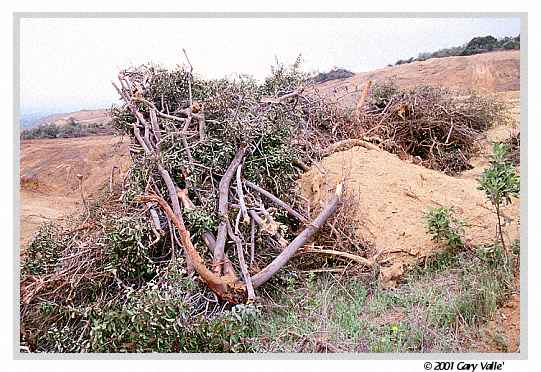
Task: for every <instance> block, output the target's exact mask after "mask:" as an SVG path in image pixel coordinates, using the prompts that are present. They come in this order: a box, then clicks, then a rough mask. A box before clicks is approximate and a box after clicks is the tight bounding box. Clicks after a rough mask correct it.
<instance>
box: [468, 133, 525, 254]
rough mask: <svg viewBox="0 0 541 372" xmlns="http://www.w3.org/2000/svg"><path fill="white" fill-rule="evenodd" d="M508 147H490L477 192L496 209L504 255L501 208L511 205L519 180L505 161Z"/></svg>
mask: <svg viewBox="0 0 541 372" xmlns="http://www.w3.org/2000/svg"><path fill="white" fill-rule="evenodd" d="M508 151H509V146H508V145H506V144H503V143H495V144H494V145H493V147H492V152H493V155H492V160H491V161H490V166H489V167H488V168H487V169H485V171H484V172H483V174H482V175H481V177H480V178H479V187H478V188H479V190H482V191H484V192H485V194H486V196H487V198H488V199H489V200H490V202H491V203H492V205H493V206H494V208H495V209H496V215H497V217H498V225H497V231H496V233H497V235H498V237H499V239H500V242H501V245H502V247H503V249H504V252H505V254H506V255H508V251H507V247H506V245H505V241H504V239H503V234H502V220H501V208H502V207H504V206H505V205H506V204H509V203H511V197H512V196H515V197H517V196H518V195H519V192H520V178H519V176H518V175H517V172H516V169H515V167H514V166H513V164H512V163H511V162H510V161H508V160H506V155H507V153H508Z"/></svg>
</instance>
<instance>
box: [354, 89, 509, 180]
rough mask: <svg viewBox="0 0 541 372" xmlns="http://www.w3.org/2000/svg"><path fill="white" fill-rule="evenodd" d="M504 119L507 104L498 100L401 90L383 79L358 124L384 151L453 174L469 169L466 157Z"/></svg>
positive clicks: (448, 92)
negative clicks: (485, 133) (416, 159)
mask: <svg viewBox="0 0 541 372" xmlns="http://www.w3.org/2000/svg"><path fill="white" fill-rule="evenodd" d="M506 120H508V116H507V110H506V106H505V105H504V104H503V103H502V102H500V101H499V100H498V99H497V98H496V97H494V96H483V95H479V94H477V93H475V92H473V91H472V92H463V93H462V94H460V92H454V91H451V90H449V89H446V88H437V87H431V86H417V87H415V88H412V89H402V88H399V87H397V86H396V85H395V84H394V83H393V82H392V81H385V82H382V83H378V84H375V85H374V86H373V87H372V91H371V94H370V95H369V97H368V99H367V101H366V104H365V107H364V111H363V112H362V115H360V123H359V125H360V126H361V127H363V128H364V129H365V132H364V134H363V135H364V136H369V137H370V138H375V139H376V140H377V141H379V142H380V145H381V146H382V147H383V148H384V149H386V150H388V151H390V152H393V153H395V154H399V155H403V154H405V155H409V156H413V157H417V158H418V159H420V161H421V162H422V164H423V165H424V166H426V167H428V168H432V169H437V170H440V171H443V172H445V173H447V174H451V175H453V174H457V173H459V172H461V171H463V170H466V169H469V168H471V166H470V165H469V163H468V159H469V158H470V157H471V156H472V155H473V154H474V153H475V152H476V151H477V150H478V146H477V144H478V140H479V139H480V138H481V136H482V133H483V132H484V131H486V130H487V129H488V128H490V127H491V126H493V125H494V124H495V123H497V122H504V121H506Z"/></svg>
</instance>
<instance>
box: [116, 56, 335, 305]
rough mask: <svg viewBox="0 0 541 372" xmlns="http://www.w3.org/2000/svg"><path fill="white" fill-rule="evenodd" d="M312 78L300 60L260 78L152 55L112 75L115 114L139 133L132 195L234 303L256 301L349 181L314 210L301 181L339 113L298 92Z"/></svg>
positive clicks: (132, 133) (195, 268)
mask: <svg viewBox="0 0 541 372" xmlns="http://www.w3.org/2000/svg"><path fill="white" fill-rule="evenodd" d="M305 80H306V76H303V74H302V73H300V72H299V70H298V62H297V63H296V64H294V65H293V66H292V67H291V68H287V67H284V66H278V67H277V68H275V69H274V70H273V74H272V75H271V77H269V78H267V79H266V80H265V81H264V83H263V84H257V82H255V81H254V80H252V79H249V78H245V77H241V78H239V79H237V80H210V81H209V80H201V79H197V78H195V77H194V75H193V74H192V71H191V67H190V69H186V68H179V69H177V70H175V71H167V70H163V69H159V68H156V67H153V66H142V67H139V68H134V69H129V70H125V71H122V72H121V73H120V74H119V75H118V82H116V83H113V85H114V87H115V89H116V90H117V92H118V94H119V96H120V97H121V99H122V100H123V102H124V105H123V106H121V107H118V108H117V109H115V110H114V112H113V122H114V124H115V125H116V126H117V127H118V128H120V129H121V130H123V131H124V133H125V134H127V135H128V136H129V137H130V138H131V139H132V145H131V147H130V151H131V155H132V158H133V166H132V168H131V171H130V179H129V181H128V184H127V187H126V188H125V190H124V195H123V198H124V200H125V201H127V202H135V203H141V204H144V205H145V206H146V207H147V208H148V213H149V214H148V216H149V220H150V221H151V222H152V225H153V229H154V230H155V231H156V232H157V236H163V235H170V236H173V237H174V238H173V239H171V243H172V244H173V245H174V249H173V252H175V250H176V249H178V248H180V249H181V250H182V253H183V255H184V256H185V258H186V262H187V270H188V272H196V273H197V275H198V276H199V277H200V278H201V280H202V281H203V282H204V283H205V284H206V285H207V286H208V287H209V288H210V289H211V290H212V291H213V292H214V293H215V294H216V295H217V296H218V297H219V298H220V299H222V300H226V301H228V302H229V303H233V304H235V303H243V302H253V301H254V299H255V289H257V288H258V287H259V286H261V285H262V284H264V283H265V282H267V281H268V280H269V279H270V278H271V277H272V276H273V275H274V274H276V273H277V272H278V271H279V270H280V269H281V268H282V267H283V266H284V265H286V264H287V263H288V261H289V260H290V259H291V258H292V257H293V256H294V255H295V254H296V253H297V252H298V251H299V249H300V248H302V247H303V246H304V245H305V243H306V242H307V241H308V240H309V239H310V238H311V237H312V236H313V235H314V234H315V233H316V232H317V231H318V230H319V229H320V228H321V227H322V226H323V225H324V224H325V222H326V221H327V219H328V218H329V217H330V216H331V215H333V213H334V212H335V211H336V210H337V208H338V206H339V203H340V198H341V195H342V185H338V187H337V188H336V190H335V192H334V194H332V195H330V197H329V199H328V201H327V204H326V205H325V206H323V208H321V210H320V212H319V213H318V215H317V216H315V217H314V218H313V219H309V218H308V216H307V215H306V214H305V213H304V212H303V211H302V209H301V208H299V205H300V203H299V197H298V195H296V194H295V191H294V187H293V186H294V185H293V183H294V181H295V179H296V178H297V176H298V174H299V173H300V172H301V171H302V170H305V169H307V167H308V165H307V164H309V163H311V162H312V161H315V160H319V158H320V157H321V154H322V153H323V151H322V149H323V148H324V147H325V146H327V145H328V144H329V142H332V140H333V137H332V134H329V135H327V136H321V133H322V132H324V131H329V130H332V128H333V127H336V125H337V123H336V115H335V112H334V111H333V109H332V108H331V107H329V106H328V105H327V104H325V103H324V102H323V101H322V100H318V99H316V98H309V97H306V96H304V95H302V94H301V93H302V92H303V82H304V81H305ZM317 138H323V139H319V140H318V139H317ZM312 139H313V141H312ZM314 158H315V159H314ZM168 230H169V234H167V233H166V231H168ZM177 235H178V238H177ZM258 251H259V252H258ZM269 252H276V256H275V257H273V258H270V257H271V256H270V255H269ZM256 256H258V257H260V258H261V259H259V260H256ZM256 261H258V262H256ZM261 267H262V268H261ZM239 273H240V275H239Z"/></svg>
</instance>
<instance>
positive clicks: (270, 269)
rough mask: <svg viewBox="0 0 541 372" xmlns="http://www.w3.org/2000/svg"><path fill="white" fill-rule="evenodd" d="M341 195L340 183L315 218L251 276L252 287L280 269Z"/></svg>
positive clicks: (323, 218)
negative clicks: (268, 262) (270, 260)
mask: <svg viewBox="0 0 541 372" xmlns="http://www.w3.org/2000/svg"><path fill="white" fill-rule="evenodd" d="M341 196H342V184H338V186H337V188H336V192H335V193H334V194H333V195H332V196H331V198H330V200H329V202H328V203H327V205H326V206H325V208H323V210H322V211H321V213H320V214H319V215H318V216H317V217H316V219H315V220H314V221H313V222H312V223H311V224H309V225H308V226H307V227H306V228H305V229H304V230H303V231H302V232H301V233H300V234H299V235H297V237H296V238H295V239H294V240H293V241H292V242H291V243H290V244H289V245H288V246H287V248H286V249H284V250H283V251H282V253H280V254H279V255H278V257H276V258H275V259H274V260H273V261H272V262H271V263H270V264H269V265H268V266H267V267H265V268H264V269H263V270H261V271H260V272H258V273H257V274H256V275H254V276H253V277H252V282H253V285H254V288H257V287H259V286H261V285H262V284H264V283H265V282H266V281H267V280H269V279H270V278H271V277H272V276H273V275H274V274H276V272H277V271H278V270H280V269H281V268H282V267H283V266H284V265H285V264H286V263H287V262H288V261H289V259H290V258H291V257H293V255H294V254H295V253H296V252H297V250H298V249H299V248H300V247H302V246H304V244H305V243H306V241H307V240H308V239H310V238H311V237H312V236H313V235H314V233H315V232H316V231H317V230H319V229H320V228H321V226H323V224H324V223H325V222H326V221H327V219H328V218H329V217H330V216H331V215H332V214H333V213H334V212H335V211H336V209H337V208H338V203H339V201H340V198H341Z"/></svg>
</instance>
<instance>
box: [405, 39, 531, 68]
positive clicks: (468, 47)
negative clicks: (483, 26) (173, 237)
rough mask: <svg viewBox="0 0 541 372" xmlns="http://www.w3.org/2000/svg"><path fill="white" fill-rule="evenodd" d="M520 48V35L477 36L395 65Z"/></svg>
mask: <svg viewBox="0 0 541 372" xmlns="http://www.w3.org/2000/svg"><path fill="white" fill-rule="evenodd" d="M516 49H520V35H518V36H516V37H510V36H506V37H503V38H500V39H496V38H495V37H494V36H490V35H488V36H479V37H474V38H473V39H471V40H470V41H469V42H467V43H466V44H463V45H460V46H456V47H451V48H444V49H439V50H437V51H435V52H424V53H420V54H419V55H418V56H417V57H411V58H409V59H399V60H398V61H396V63H395V65H402V64H405V63H411V62H419V61H426V60H427V59H430V58H445V57H452V56H471V55H474V54H481V53H487V52H493V51H498V50H516Z"/></svg>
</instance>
